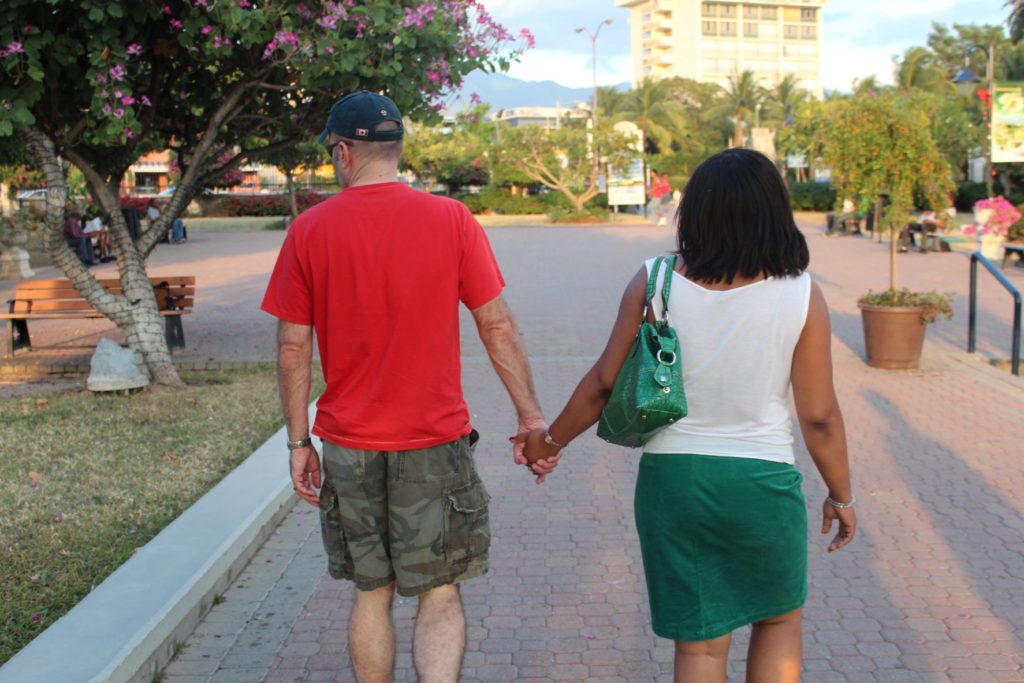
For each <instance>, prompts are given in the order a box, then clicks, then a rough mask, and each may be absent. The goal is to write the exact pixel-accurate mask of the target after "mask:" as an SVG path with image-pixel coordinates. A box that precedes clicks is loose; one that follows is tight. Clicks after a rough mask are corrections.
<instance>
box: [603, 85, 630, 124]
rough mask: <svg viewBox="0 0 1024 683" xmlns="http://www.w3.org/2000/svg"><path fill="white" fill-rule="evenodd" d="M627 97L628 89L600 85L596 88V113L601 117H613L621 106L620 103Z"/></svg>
mask: <svg viewBox="0 0 1024 683" xmlns="http://www.w3.org/2000/svg"><path fill="white" fill-rule="evenodd" d="M627 99H629V91H628V90H619V89H618V88H616V87H614V86H610V85H602V86H601V87H599V88H598V89H597V108H598V110H599V111H598V114H599V115H600V116H601V117H602V118H614V117H615V114H616V113H617V112H618V111H619V109H621V108H622V103H623V102H624V101H625V100H627Z"/></svg>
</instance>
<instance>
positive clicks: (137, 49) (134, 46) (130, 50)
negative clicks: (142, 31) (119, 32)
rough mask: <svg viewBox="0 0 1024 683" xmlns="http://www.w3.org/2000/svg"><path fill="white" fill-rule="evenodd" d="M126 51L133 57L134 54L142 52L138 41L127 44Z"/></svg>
mask: <svg viewBox="0 0 1024 683" xmlns="http://www.w3.org/2000/svg"><path fill="white" fill-rule="evenodd" d="M127 52H128V54H130V55H132V56H133V57H134V56H136V55H141V54H142V46H141V45H139V44H138V43H132V44H131V45H129V46H128V50H127Z"/></svg>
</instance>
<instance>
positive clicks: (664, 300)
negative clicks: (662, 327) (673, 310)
mask: <svg viewBox="0 0 1024 683" xmlns="http://www.w3.org/2000/svg"><path fill="white" fill-rule="evenodd" d="M663 260H664V261H665V263H666V264H668V268H666V269H665V281H664V282H663V283H662V285H661V319H662V320H668V295H669V293H671V291H672V272H673V271H674V270H675V269H676V257H675V255H672V256H669V257H668V258H667V259H663Z"/></svg>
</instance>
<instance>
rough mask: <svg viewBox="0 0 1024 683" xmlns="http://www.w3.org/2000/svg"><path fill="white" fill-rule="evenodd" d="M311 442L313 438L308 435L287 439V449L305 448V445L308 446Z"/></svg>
mask: <svg viewBox="0 0 1024 683" xmlns="http://www.w3.org/2000/svg"><path fill="white" fill-rule="evenodd" d="M311 443H313V440H312V439H311V438H309V437H308V436H307V437H304V438H302V439H296V440H295V441H289V442H288V450H290V451H294V450H298V449H300V448H305V447H306V446H308V445H309V444H311Z"/></svg>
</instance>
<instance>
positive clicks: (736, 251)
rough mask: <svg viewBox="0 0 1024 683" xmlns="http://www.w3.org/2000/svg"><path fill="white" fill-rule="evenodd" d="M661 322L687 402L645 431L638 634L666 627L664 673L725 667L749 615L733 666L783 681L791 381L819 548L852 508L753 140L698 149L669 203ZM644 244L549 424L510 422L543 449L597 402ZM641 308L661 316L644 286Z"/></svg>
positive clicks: (719, 673) (792, 672)
mask: <svg viewBox="0 0 1024 683" xmlns="http://www.w3.org/2000/svg"><path fill="white" fill-rule="evenodd" d="M676 220H677V230H678V247H679V251H678V254H679V256H680V259H679V261H678V263H677V265H676V268H675V271H674V272H662V273H661V274H660V275H659V276H658V281H657V285H656V287H657V288H656V290H655V291H661V287H662V284H663V281H664V278H666V277H669V278H672V287H671V293H670V296H669V301H668V304H669V305H668V321H669V323H670V324H671V325H672V326H673V327H674V328H675V330H676V332H677V334H678V336H679V340H680V346H681V353H680V354H679V358H678V361H677V362H681V363H682V371H683V380H684V385H685V391H686V397H687V403H688V406H689V414H688V415H687V416H686V417H684V418H683V419H681V420H678V421H676V422H675V423H673V424H671V425H669V426H668V427H666V428H665V429H663V430H661V431H659V432H657V433H656V434H655V435H654V436H653V437H652V438H651V439H650V440H649V441H647V443H646V444H645V445H644V454H643V456H642V458H641V460H640V467H639V475H638V479H637V483H636V497H635V514H636V523H637V531H638V534H639V537H640V547H641V552H642V557H643V564H644V572H645V575H646V578H647V588H648V593H649V597H650V607H651V617H652V622H653V624H652V626H653V629H654V632H655V633H656V634H657V635H659V636H661V637H663V638H669V639H672V640H674V641H675V680H676V681H677V682H679V683H681V682H683V681H686V682H690V683H724V682H725V681H726V663H727V659H728V653H729V644H730V638H731V635H730V634H731V633H732V631H733V630H735V629H737V628H739V627H741V626H745V625H747V624H753V632H752V635H751V639H750V648H749V651H748V657H747V680H748V681H752V682H755V683H766V682H778V683H796V682H797V681H798V680H799V679H800V671H801V662H802V640H801V620H802V612H801V607H802V605H803V604H804V600H805V598H806V594H807V511H806V508H805V504H804V497H803V493H802V490H801V482H802V475H801V474H800V472H799V471H798V470H797V469H796V468H795V467H794V461H795V459H794V453H793V435H792V433H791V426H790V424H791V422H790V416H789V394H790V390H791V389H792V395H793V400H794V403H795V406H796V414H797V418H798V420H799V423H800V427H801V430H802V432H803V435H804V441H805V443H806V444H807V448H808V450H809V451H810V454H811V458H812V460H813V461H814V465H815V466H816V467H817V469H818V472H819V473H820V475H821V477H822V478H823V479H824V481H825V484H826V486H827V487H828V497H827V498H826V499H825V501H824V502H823V503H822V524H821V532H822V533H823V534H825V533H829V532H830V531H831V529H832V528H833V524H834V523H835V522H838V531H837V533H836V534H835V536H834V537H833V538H832V539H831V541H829V543H828V550H829V552H832V551H835V550H839V549H840V548H842V547H844V546H846V545H847V544H848V543H850V541H851V540H853V537H854V534H855V530H856V526H857V519H856V515H855V514H854V508H853V504H854V496H853V490H852V485H851V481H850V471H849V465H848V462H847V450H846V436H845V430H844V426H843V417H842V413H841V412H840V409H839V403H838V400H837V399H836V394H835V390H834V388H833V384H832V358H831V332H830V328H829V315H828V308H827V306H826V303H825V298H824V297H823V296H822V293H821V290H820V288H819V287H818V286H817V285H816V284H815V283H813V282H812V280H811V277H810V275H809V274H808V273H807V272H806V268H807V265H808V261H809V254H808V250H807V244H806V241H805V240H804V237H803V235H802V234H801V233H800V231H799V230H798V229H797V227H796V224H795V223H794V221H793V212H792V210H791V208H790V204H789V199H788V196H787V193H786V189H785V186H784V185H783V182H782V177H781V176H780V175H779V173H778V171H777V170H776V168H775V166H774V164H772V162H771V161H770V160H769V159H768V158H767V157H765V156H764V155H762V154H760V153H759V152H754V151H752V150H745V149H731V150H728V151H725V152H722V153H720V154H716V155H715V156H712V157H711V158H709V159H707V160H706V161H705V162H704V163H702V164H701V165H700V166H699V167H698V168H697V170H696V171H695V172H694V174H693V177H692V178H691V179H690V182H689V184H688V185H687V190H686V194H685V196H684V197H683V203H682V207H681V209H680V211H679V213H678V216H677V219H676ZM654 262H655V260H654V259H652V260H649V261H647V263H646V264H645V266H644V267H643V268H641V269H640V271H639V272H638V273H637V274H636V276H635V277H634V278H633V280H632V281H631V282H630V283H629V285H628V286H627V287H626V291H625V293H624V294H623V297H622V303H621V304H620V307H619V314H618V319H617V320H616V322H615V325H614V327H613V329H612V333H611V338H610V339H609V341H608V345H607V347H606V348H605V350H604V353H603V354H602V355H601V357H600V358H599V359H598V361H597V363H596V364H595V365H594V367H593V368H592V369H591V370H590V371H589V372H588V373H587V374H586V375H585V376H584V377H583V379H582V380H581V381H580V383H579V386H577V388H576V391H575V392H574V393H573V395H572V397H571V398H570V399H569V402H568V404H567V405H566V407H565V409H564V410H563V411H562V413H561V414H560V415H559V416H558V418H557V419H555V420H554V421H553V422H552V423H551V426H550V428H549V429H548V430H544V429H535V430H532V431H530V432H529V433H520V434H519V435H518V436H517V437H515V441H516V442H517V443H521V444H525V446H526V456H527V458H528V459H533V458H546V459H549V461H550V459H551V458H555V457H557V456H558V455H560V453H559V451H560V450H561V449H562V448H564V447H565V445H566V444H568V443H569V442H570V441H571V440H572V439H574V438H575V437H576V436H577V435H579V434H581V433H582V432H583V431H585V430H586V429H587V428H589V427H590V426H591V425H592V424H594V423H595V422H596V421H597V419H598V417H599V416H600V413H601V410H602V408H603V407H604V405H605V403H606V402H607V400H608V397H609V395H610V393H611V390H612V387H613V386H614V383H615V378H616V376H617V374H618V372H619V369H620V368H621V367H622V365H623V362H624V360H625V358H626V354H627V353H628V352H629V350H630V348H631V346H632V343H633V340H634V338H635V336H636V334H637V329H638V327H639V326H640V323H641V320H642V319H643V317H644V315H645V313H644V306H645V303H644V302H645V298H646V288H647V282H648V277H649V273H650V269H651V268H652V265H653V263H654ZM652 308H653V311H650V312H649V314H653V315H654V316H655V317H657V318H659V319H660V318H661V316H662V313H663V311H662V306H661V301H660V298H659V297H657V296H655V297H654V299H653V301H652Z"/></svg>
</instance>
